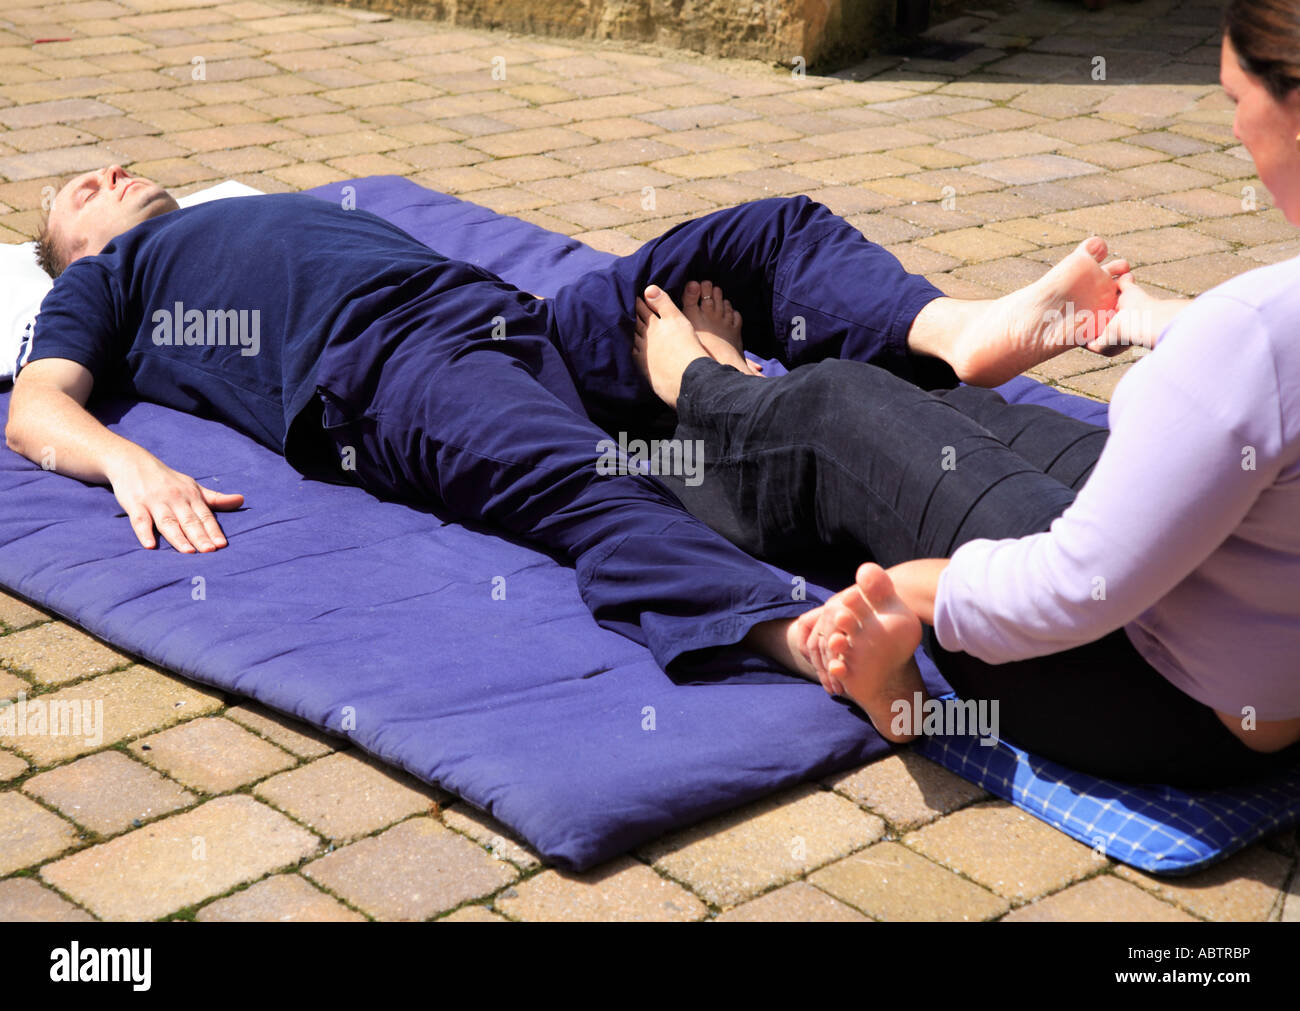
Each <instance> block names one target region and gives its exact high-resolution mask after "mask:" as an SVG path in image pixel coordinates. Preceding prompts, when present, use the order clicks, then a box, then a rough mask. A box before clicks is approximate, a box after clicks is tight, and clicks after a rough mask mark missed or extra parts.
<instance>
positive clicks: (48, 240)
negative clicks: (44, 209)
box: [36, 217, 68, 278]
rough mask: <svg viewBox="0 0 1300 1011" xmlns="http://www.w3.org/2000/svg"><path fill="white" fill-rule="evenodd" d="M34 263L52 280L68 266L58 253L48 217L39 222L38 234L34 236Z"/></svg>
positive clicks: (57, 246) (56, 242)
mask: <svg viewBox="0 0 1300 1011" xmlns="http://www.w3.org/2000/svg"><path fill="white" fill-rule="evenodd" d="M36 262H37V264H38V265H39V266H40V268H41V270H43V271H45V273H47V274H49V275H50V277H52V278H57V277H58V276H59V275H60V274H62V273H63V271H64V270H65V269H66V268H67V266H68V262H67V260H65V259H64V258H63V254H62V253H61V252H60V251H59V244H58V241H57V240H56V239H55V237H54V232H53V231H52V230H51V228H50V219H49V218H48V217H47V218H46V219H45V220H44V221H43V222H41V231H40V234H39V235H37V236H36Z"/></svg>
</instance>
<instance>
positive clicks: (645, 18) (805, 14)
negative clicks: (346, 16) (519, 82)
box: [343, 0, 895, 66]
mask: <svg viewBox="0 0 1300 1011" xmlns="http://www.w3.org/2000/svg"><path fill="white" fill-rule="evenodd" d="M343 3H344V5H345V6H349V7H364V8H367V9H370V10H379V11H386V12H388V13H391V14H400V15H402V16H404V17H414V18H425V19H430V20H436V21H445V22H447V23H448V24H453V25H460V26H462V27H466V28H501V29H506V30H509V31H516V32H525V33H528V34H530V35H552V36H560V37H563V38H588V39H621V40H629V41H636V42H653V43H656V44H658V45H663V46H670V47H673V48H677V49H691V50H694V51H696V52H700V53H706V54H708V55H710V56H728V57H736V58H740V59H753V60H765V61H768V62H772V63H780V64H784V65H786V66H793V65H795V64H796V62H797V58H799V57H802V58H803V61H804V63H805V65H807V66H814V65H817V64H824V63H827V62H831V61H835V60H841V59H846V58H850V57H855V56H864V55H866V53H867V51H868V50H869V49H871V48H873V47H876V48H878V47H879V45H880V43H881V42H882V40H883V39H884V37H885V36H886V35H887V33H888V32H889V30H890V28H891V25H892V22H893V18H894V6H895V0H343Z"/></svg>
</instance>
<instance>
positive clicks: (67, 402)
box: [5, 358, 244, 554]
mask: <svg viewBox="0 0 1300 1011" xmlns="http://www.w3.org/2000/svg"><path fill="white" fill-rule="evenodd" d="M93 385H94V380H93V378H92V376H91V374H90V371H89V370H88V369H87V368H86V367H85V366H83V365H79V364H78V363H76V362H73V361H69V360H68V359H65V358H42V359H40V360H38V361H34V362H31V363H30V364H28V365H27V366H26V367H25V368H23V370H22V371H21V372H20V373H19V374H18V378H17V380H16V381H15V383H14V391H13V396H12V397H11V398H10V401H9V421H8V424H7V426H6V428H5V441H6V442H7V443H8V445H9V448H10V449H12V450H13V451H14V452H16V453H20V454H21V455H23V456H25V457H27V459H29V460H31V461H33V462H35V463H39V464H40V465H41V466H42V467H45V468H46V469H48V470H53V471H56V472H58V473H60V474H64V475H66V476H68V477H75V478H77V479H78V480H81V481H87V482H89V483H91V484H107V485H109V486H110V487H111V488H112V489H113V494H114V495H115V496H116V497H117V501H118V502H119V503H120V504H121V506H122V508H123V509H124V510H125V511H126V515H127V517H128V518H129V519H130V521H131V526H132V527H133V528H134V529H135V535H136V537H137V538H139V540H140V543H141V544H142V545H143V546H144V547H146V548H153V547H155V546H156V545H157V540H156V538H155V537H154V528H155V527H157V529H158V532H159V533H161V534H162V535H163V537H165V538H166V539H167V542H168V543H169V544H171V545H172V547H174V548H175V549H176V550H177V551H181V552H184V553H186V554H190V553H193V552H195V551H203V552H206V551H215V550H217V548H223V547H225V546H226V538H225V537H224V535H223V534H222V533H221V527H220V526H219V525H218V523H217V521H216V518H215V517H214V516H213V515H212V510H213V509H217V510H228V509H238V508H239V507H240V506H242V505H243V504H244V497H243V496H242V495H232V494H227V493H224V492H217V491H212V490H211V489H209V488H204V487H203V486H202V485H200V484H199V483H198V482H197V481H195V480H194V479H193V478H191V477H188V476H186V475H185V474H181V473H179V472H177V471H174V470H172V469H171V468H170V467H168V466H167V465H166V464H164V463H163V462H162V461H161V460H159V459H158V458H157V457H156V456H154V455H153V454H152V453H150V452H149V451H148V450H146V449H144V448H142V447H140V446H137V445H136V444H135V443H134V442H131V441H130V440H128V439H124V438H122V437H121V436H120V435H116V434H114V433H113V432H110V431H109V430H108V429H107V428H105V427H104V426H103V425H102V424H100V423H99V421H97V420H96V419H95V418H94V417H93V416H92V415H91V414H90V413H89V412H88V411H87V410H86V409H85V404H86V401H87V400H88V399H89V398H90V391H91V388H92V387H93Z"/></svg>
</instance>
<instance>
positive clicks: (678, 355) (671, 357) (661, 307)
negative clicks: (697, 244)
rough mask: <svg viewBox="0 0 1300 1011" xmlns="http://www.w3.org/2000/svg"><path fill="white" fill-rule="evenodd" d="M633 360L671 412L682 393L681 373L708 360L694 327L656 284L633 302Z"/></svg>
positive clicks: (707, 354) (706, 352)
mask: <svg viewBox="0 0 1300 1011" xmlns="http://www.w3.org/2000/svg"><path fill="white" fill-rule="evenodd" d="M632 357H633V358H634V359H636V363H637V365H638V366H639V367H640V369H641V371H642V372H643V373H644V374H645V377H646V378H647V379H649V380H650V386H651V388H653V389H654V391H655V393H656V395H658V397H659V399H660V400H662V401H663V402H664V403H665V404H667V405H668V406H669V407H671V408H672V409H673V410H676V409H677V397H678V396H679V395H680V393H681V390H682V373H683V372H685V371H686V367H687V366H688V365H690V364H691V362H693V361H695V360H696V359H697V358H708V357H710V355H709V353H708V351H706V350H705V349H704V345H703V344H701V343H700V339H699V337H697V336H696V333H695V327H693V326H692V325H691V321H690V320H689V319H687V318H686V316H685V315H684V314H683V313H682V311H681V310H680V309H678V308H677V306H676V305H675V304H673V300H672V299H671V298H669V297H668V293H667V292H665V291H664V290H663V289H662V288H660V287H659V286H658V285H656V284H652V285H650V286H649V287H648V288H646V290H645V298H644V299H641V298H638V299H637V300H636V328H635V336H634V337H633V340H632Z"/></svg>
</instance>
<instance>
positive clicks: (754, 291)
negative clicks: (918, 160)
mask: <svg viewBox="0 0 1300 1011" xmlns="http://www.w3.org/2000/svg"><path fill="white" fill-rule="evenodd" d="M692 278H696V279H703V278H708V279H711V280H713V281H715V282H717V283H719V284H721V285H722V286H723V288H724V290H725V291H726V293H727V296H728V298H730V299H731V300H732V302H733V304H736V305H737V306H738V308H739V309H740V310H741V312H742V313H743V314H744V317H745V321H746V323H745V325H746V342H747V345H749V346H754V348H755V350H757V351H758V352H759V353H766V354H767V355H768V356H771V357H780V358H782V359H784V360H785V361H786V362H787V363H788V364H790V365H798V364H801V363H803V362H807V361H814V360H818V359H821V358H826V357H832V356H838V355H843V356H846V357H854V358H858V359H860V360H863V361H876V362H878V363H880V364H882V365H885V366H886V367H889V368H891V370H893V371H897V372H898V373H899V374H901V375H904V376H907V377H910V378H916V379H923V378H924V379H931V380H933V381H935V382H937V383H940V384H942V383H945V382H949V381H951V382H955V377H951V373H950V372H949V371H948V370H947V368H946V366H944V365H943V364H942V363H939V362H937V361H935V360H933V359H918V358H914V357H913V356H911V355H909V354H908V353H907V349H906V341H907V332H908V329H909V328H910V326H911V323H912V320H913V319H914V318H915V316H916V314H917V312H919V311H920V309H921V308H922V307H923V306H924V305H925V304H926V303H928V302H929V301H930V300H931V299H933V298H935V297H937V296H939V295H940V294H941V293H940V292H939V291H938V289H936V288H934V287H933V286H932V285H930V284H929V283H928V282H927V281H925V280H924V279H922V278H919V277H915V276H913V275H909V274H907V273H906V271H904V270H903V268H902V267H901V266H900V264H899V263H898V261H897V260H895V259H894V257H893V256H891V255H890V254H889V253H887V252H885V251H884V250H883V249H881V248H880V247H878V246H875V245H873V244H872V243H870V242H868V241H867V240H866V239H864V238H863V237H862V235H861V233H859V232H858V231H857V230H856V229H855V228H853V227H852V226H850V225H849V224H848V223H847V222H845V221H843V220H842V219H841V218H838V217H836V216H835V215H833V214H831V213H830V212H829V211H828V210H827V209H826V208H825V207H823V206H821V205H819V204H815V203H813V202H812V201H810V200H808V199H807V198H806V197H796V198H793V199H790V200H784V199H776V200H762V201H757V202H754V203H751V204H745V205H742V206H740V207H736V208H732V209H729V210H724V211H718V212H716V213H714V214H710V215H708V216H706V217H703V218H700V219H697V220H694V221H690V222H687V223H685V224H682V225H679V226H678V227H676V228H674V229H672V230H671V231H670V232H668V233H666V234H665V235H663V236H661V237H659V238H658V239H655V240H652V241H651V242H649V243H647V244H646V245H645V246H643V247H642V248H641V249H639V250H638V251H637V252H636V253H634V254H632V255H631V256H626V257H623V258H621V259H619V260H617V261H615V262H613V263H612V264H611V265H610V266H609V267H608V268H606V269H604V270H601V271H597V272H594V273H592V274H589V275H587V276H585V277H583V278H582V279H581V280H580V281H578V282H577V283H575V284H573V285H571V286H569V287H566V288H565V289H564V290H562V291H561V292H559V293H558V294H557V295H556V297H555V298H554V299H553V300H542V299H537V298H534V297H533V296H531V295H528V294H527V293H525V292H522V291H519V290H518V289H516V288H514V287H513V286H512V285H510V284H507V283H506V282H505V281H503V280H501V279H500V278H499V277H496V276H495V275H493V274H491V273H489V272H487V271H485V270H482V269H480V268H478V267H475V266H473V265H471V264H468V263H464V262H461V261H454V260H449V261H447V262H446V263H445V264H444V265H442V266H441V267H440V268H438V269H436V270H434V271H431V272H429V273H426V274H423V275H422V276H421V278H420V279H419V281H418V284H415V283H413V286H412V289H413V290H411V291H406V292H402V293H400V298H399V299H397V300H396V304H395V305H394V306H393V308H392V309H391V311H389V312H388V313H386V314H385V315H384V317H383V318H382V320H381V321H380V322H379V323H378V324H376V325H374V326H372V327H371V328H370V329H369V330H368V331H367V332H366V334H365V335H364V339H363V340H354V341H351V342H348V343H346V344H342V345H339V346H331V347H330V348H327V349H326V352H325V353H324V355H323V356H322V362H321V367H320V371H319V373H318V375H319V380H318V381H319V384H320V387H321V396H322V399H323V401H324V409H323V418H322V421H323V424H324V426H325V429H326V431H327V433H328V435H329V437H330V440H331V441H332V443H333V448H334V449H335V450H336V451H337V452H338V453H339V454H340V458H341V459H343V460H345V461H348V462H349V464H350V466H352V467H353V468H354V469H355V474H354V476H355V477H356V479H357V480H359V482H360V483H361V484H362V485H363V486H365V487H366V488H368V489H369V490H371V491H372V492H374V493H375V494H377V495H380V496H382V497H386V498H398V499H406V500H411V501H415V502H422V503H428V504H430V505H436V506H438V507H441V508H443V509H444V510H446V511H449V512H450V513H452V514H453V515H455V516H457V517H460V518H464V519H467V520H472V521H476V522H483V523H486V524H489V525H492V526H495V527H497V528H500V529H503V530H505V531H507V532H509V533H510V534H513V535H516V536H518V537H520V538H523V539H525V540H528V541H530V542H532V543H534V544H536V545H538V546H540V547H542V548H545V549H546V550H548V551H550V552H552V553H553V554H555V555H557V556H559V557H560V558H561V559H563V560H564V561H566V562H568V563H569V564H572V565H573V566H574V568H575V570H576V575H577V579H578V588H579V591H580V593H581V595H582V597H583V600H584V601H585V602H586V604H587V605H588V607H590V609H591V612H592V614H593V615H594V616H595V618H596V620H597V622H599V623H600V624H601V625H602V626H604V627H606V628H609V629H612V630H614V631H617V632H620V633H621V634H623V635H625V636H627V637H628V638H631V639H632V640H634V641H636V642H639V643H642V644H643V645H645V646H647V647H648V648H649V649H650V651H651V652H652V654H653V655H654V657H655V659H656V661H657V662H658V663H659V664H660V665H661V666H662V667H663V668H664V669H665V670H668V671H670V672H671V673H678V672H680V673H682V674H690V673H693V672H696V671H701V670H708V669H709V668H710V667H711V666H712V663H711V661H713V662H716V661H717V660H718V659H719V658H718V655H717V651H718V648H719V647H725V646H729V645H732V644H735V643H737V642H739V641H740V640H741V639H742V638H743V637H744V635H745V633H746V632H747V631H748V630H749V629H750V627H751V626H753V625H754V624H756V623H758V622H761V621H766V620H770V619H775V618H792V617H795V616H797V615H798V614H800V613H802V612H803V611H805V610H806V609H808V608H809V607H811V606H813V605H814V604H815V603H817V601H814V600H802V599H797V597H799V596H801V594H796V593H794V592H793V590H794V587H793V586H792V584H791V583H790V582H789V581H788V580H787V579H786V578H784V577H782V576H780V575H777V574H776V573H774V572H772V570H771V569H769V568H768V567H767V566H765V565H763V564H761V563H759V562H757V561H755V560H753V559H752V558H751V557H749V556H748V555H747V554H745V553H744V552H743V551H741V550H740V549H739V548H737V547H735V546H734V545H732V544H731V543H730V542H728V541H727V540H726V539H725V538H724V537H722V536H720V535H719V534H717V533H716V532H714V531H713V530H711V529H710V528H709V527H707V526H706V525H705V524H703V523H701V522H700V521H699V520H697V519H695V518H694V517H692V516H691V515H690V514H689V513H688V512H687V511H686V510H685V509H684V508H683V507H682V505H681V503H680V502H679V501H678V499H677V498H676V497H675V496H674V495H673V493H672V492H671V491H670V490H669V489H668V487H667V486H666V485H665V484H664V483H663V482H661V481H659V480H657V479H656V478H655V477H653V476H650V475H647V474H644V473H638V472H635V470H634V469H633V468H626V471H625V472H622V473H612V474H611V473H608V472H603V471H602V469H601V468H598V466H597V461H598V460H599V459H601V458H602V456H603V455H604V452H605V446H606V445H608V440H609V433H610V432H613V431H619V430H627V429H631V428H635V427H637V426H644V428H645V429H648V430H649V431H651V432H652V431H653V430H654V428H655V426H656V423H657V422H659V421H663V420H665V419H664V418H663V405H662V404H660V403H659V401H658V400H657V399H656V398H655V397H654V394H653V392H652V391H651V389H650V387H649V385H648V383H647V382H646V380H645V379H644V377H643V376H642V375H641V374H640V372H639V371H638V370H637V368H636V366H635V363H634V362H633V359H632V354H631V349H632V341H631V335H632V326H633V322H634V320H635V312H634V309H635V299H636V297H637V295H638V294H639V293H640V292H641V291H642V290H643V289H644V287H645V286H646V285H647V284H649V283H651V282H654V283H656V284H659V285H660V286H661V287H663V288H664V289H665V290H666V291H668V292H669V293H670V294H672V295H674V296H676V295H679V294H680V290H681V288H682V287H683V286H684V285H685V283H686V281H687V280H690V279H692ZM773 352H775V354H773ZM950 377H951V379H950ZM602 426H604V427H603V428H602ZM662 434H664V435H665V436H668V435H671V421H669V424H668V425H667V427H666V428H665V429H664V430H663V432H662ZM750 663H756V664H758V665H759V667H757V668H754V669H766V670H771V669H772V668H771V667H770V664H768V663H767V662H766V661H761V660H760V659H759V658H757V657H754V656H752V655H750V656H749V657H748V658H747V659H746V658H742V657H740V656H738V655H737V654H734V653H733V654H732V655H730V656H729V657H728V658H727V664H728V665H729V666H730V667H731V668H733V669H736V668H737V664H739V669H741V670H744V669H747V665H749V664H750ZM713 669H718V668H716V667H714V668H713Z"/></svg>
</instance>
